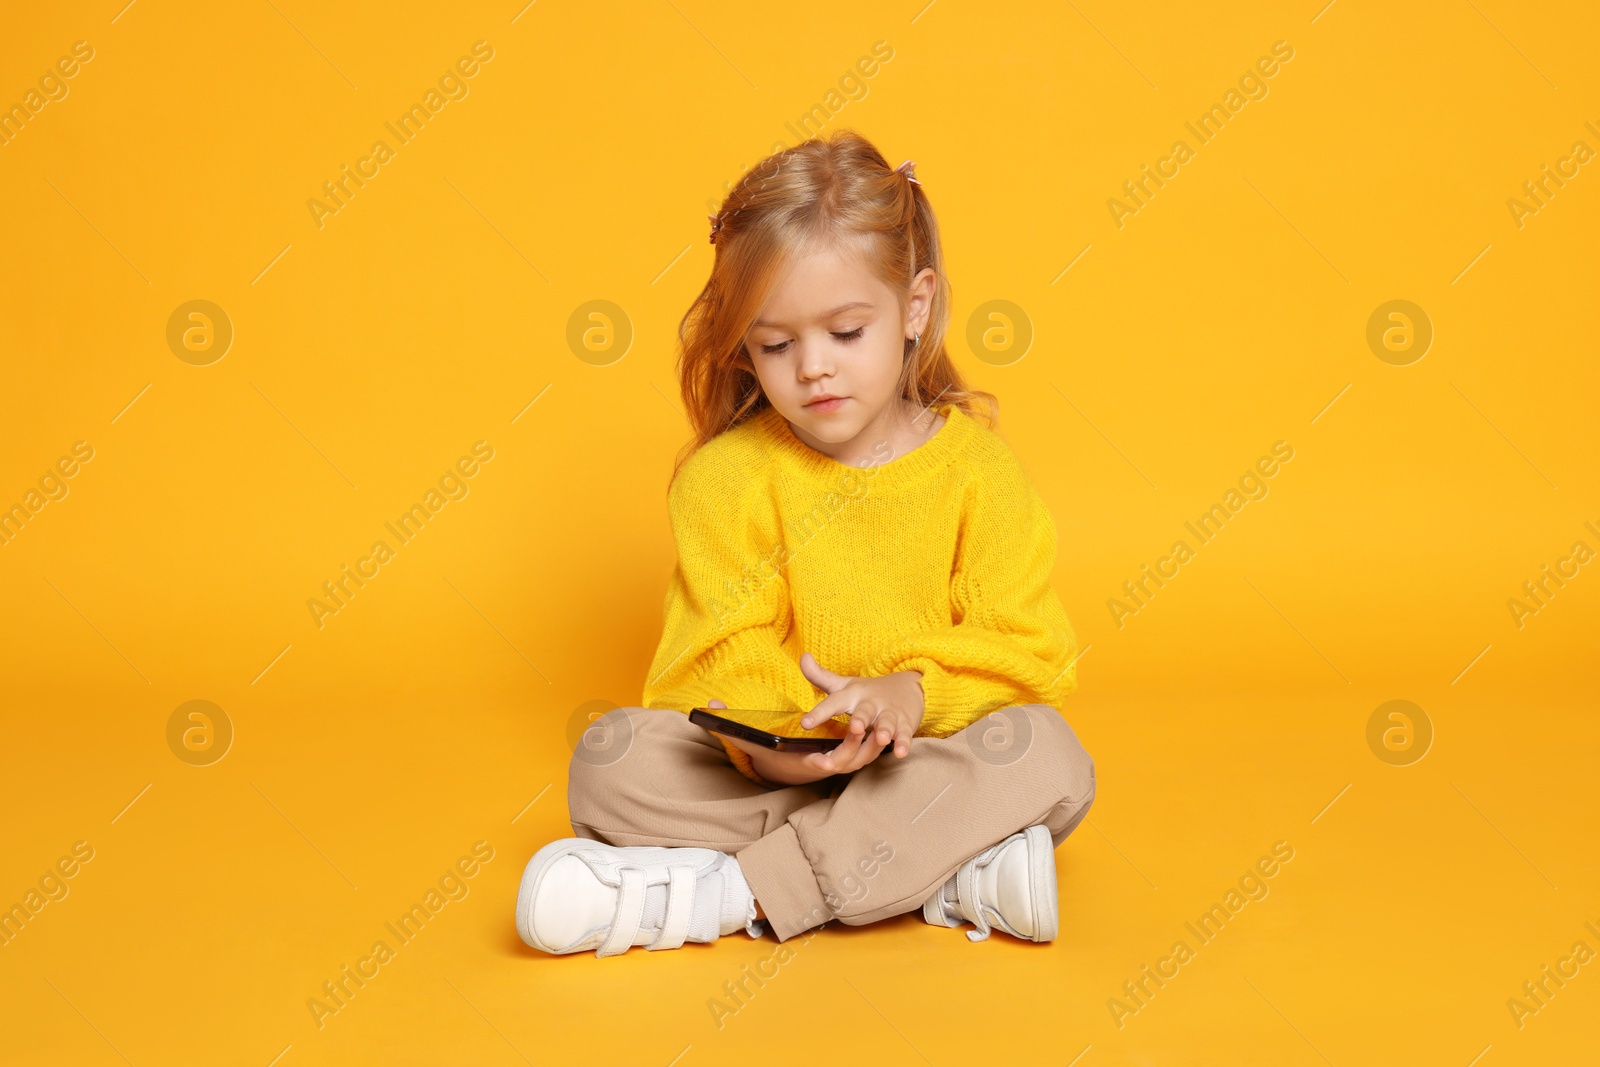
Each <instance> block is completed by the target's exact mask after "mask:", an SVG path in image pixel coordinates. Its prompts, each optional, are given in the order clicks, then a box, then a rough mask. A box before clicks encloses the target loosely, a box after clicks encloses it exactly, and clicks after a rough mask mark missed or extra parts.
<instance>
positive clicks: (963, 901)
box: [956, 863, 989, 941]
mask: <svg viewBox="0 0 1600 1067" xmlns="http://www.w3.org/2000/svg"><path fill="white" fill-rule="evenodd" d="M956 901H957V903H958V904H959V906H960V909H961V915H962V917H963V918H965V919H967V920H968V921H970V922H971V923H972V924H973V925H974V926H976V927H977V929H976V930H968V931H967V940H968V941H983V940H985V939H986V938H987V937H988V936H989V922H988V919H987V918H986V917H985V916H984V914H983V903H982V902H981V901H980V900H979V899H978V869H977V865H976V864H965V863H963V864H962V865H961V869H960V870H958V871H956Z"/></svg>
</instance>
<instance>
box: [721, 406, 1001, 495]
mask: <svg viewBox="0 0 1600 1067" xmlns="http://www.w3.org/2000/svg"><path fill="white" fill-rule="evenodd" d="M935 410H936V411H937V412H938V413H939V414H941V415H943V416H944V423H943V424H942V425H940V427H939V428H938V429H937V430H935V431H934V433H933V436H931V437H929V438H928V439H927V440H925V441H923V442H922V443H921V444H919V445H918V446H917V447H915V448H913V449H911V450H910V451H909V452H902V453H901V454H900V455H898V456H896V457H894V458H893V459H890V460H888V461H887V462H883V463H875V464H869V465H867V466H865V467H852V466H851V465H850V464H848V463H841V462H839V461H838V460H836V459H834V458H833V457H832V456H830V455H828V454H826V453H824V452H818V451H817V450H816V449H814V448H812V447H811V446H810V445H808V444H806V443H805V442H804V441H802V440H800V438H799V437H797V436H796V435H795V432H794V428H793V427H792V426H790V425H789V420H788V419H785V418H784V417H783V416H782V415H781V414H779V412H778V409H777V408H775V407H772V406H771V405H770V404H769V405H768V406H767V407H766V408H765V409H763V410H762V411H761V413H760V414H758V415H756V416H755V417H754V418H752V419H751V420H750V421H751V423H752V424H753V425H754V426H755V428H756V429H758V430H759V431H760V434H761V436H762V438H763V439H764V441H765V442H766V444H767V445H768V447H769V448H770V450H771V451H772V453H773V454H774V455H775V456H777V457H779V458H781V459H782V460H783V461H785V466H787V467H788V468H789V469H790V470H792V471H795V472H796V473H798V474H799V475H801V476H802V477H803V478H805V479H806V480H808V481H810V482H813V483H815V484H818V485H822V486H828V487H832V488H841V489H843V490H844V491H846V492H851V491H852V490H851V489H850V484H849V482H848V481H847V479H848V478H849V477H850V476H852V475H853V476H854V477H855V478H857V479H870V481H871V484H872V486H873V488H874V489H876V490H878V491H880V492H881V491H883V490H886V489H893V488H896V487H899V486H902V485H907V484H910V483H911V482H914V481H917V480H919V479H920V478H921V477H922V476H923V475H925V474H928V473H930V472H932V471H938V470H943V469H944V468H945V467H947V466H949V464H950V461H951V460H952V459H954V458H955V457H956V455H957V454H959V453H960V451H961V450H962V448H963V447H964V446H965V445H966V443H967V440H968V438H969V437H970V436H971V434H972V431H973V429H974V428H975V427H976V425H977V424H976V423H974V422H973V421H972V419H971V417H970V416H968V415H967V413H966V412H965V411H963V410H962V409H961V408H960V407H958V406H957V405H956V404H954V403H951V402H947V403H944V404H941V405H939V406H938V407H937V408H935Z"/></svg>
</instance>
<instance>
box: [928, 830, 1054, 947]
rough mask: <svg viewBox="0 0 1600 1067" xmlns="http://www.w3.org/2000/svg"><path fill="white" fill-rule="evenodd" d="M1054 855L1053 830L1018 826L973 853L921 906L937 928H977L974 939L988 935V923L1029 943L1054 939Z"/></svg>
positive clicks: (971, 933) (970, 934)
mask: <svg viewBox="0 0 1600 1067" xmlns="http://www.w3.org/2000/svg"><path fill="white" fill-rule="evenodd" d="M1057 905H1058V898H1057V896H1056V855H1055V846H1054V845H1053V844H1052V843H1051V841H1050V828H1049V827H1048V826H1045V825H1044V824H1042V823H1041V824H1040V825H1038V826H1030V827H1028V828H1027V829H1026V830H1019V831H1018V832H1016V833H1014V834H1012V835H1011V836H1010V837H1008V838H1006V839H1005V840H1004V841H1001V842H1000V843H999V844H997V845H991V846H990V847H988V848H986V849H984V850H983V851H982V852H980V853H978V854H977V855H976V856H974V857H972V858H971V859H970V860H968V861H967V862H965V863H963V864H962V865H961V866H960V867H958V868H956V873H955V874H952V875H951V876H950V880H949V881H947V882H945V884H944V885H942V886H940V887H939V891H938V892H937V893H935V894H934V895H933V896H931V897H929V898H928V899H927V902H926V903H924V904H923V905H922V917H923V918H924V919H926V920H927V921H928V922H930V923H932V924H933V925H935V926H960V925H961V924H962V923H963V922H970V923H972V924H973V925H974V926H976V927H977V929H975V930H968V931H967V939H968V940H970V941H982V940H984V939H985V938H987V937H988V936H989V930H990V925H991V924H993V925H994V926H998V927H999V928H1000V929H1002V930H1004V931H1005V932H1006V933H1008V934H1011V935H1012V936H1014V937H1020V938H1024V939H1026V940H1028V941H1054V940H1055V937H1056V931H1057V928H1058V926H1059V920H1058V908H1057Z"/></svg>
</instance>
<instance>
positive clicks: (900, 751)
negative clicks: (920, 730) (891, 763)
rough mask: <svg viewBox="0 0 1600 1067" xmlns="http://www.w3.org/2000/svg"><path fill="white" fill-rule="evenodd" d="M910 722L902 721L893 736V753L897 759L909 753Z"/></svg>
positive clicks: (903, 757)
mask: <svg viewBox="0 0 1600 1067" xmlns="http://www.w3.org/2000/svg"><path fill="white" fill-rule="evenodd" d="M911 734H912V729H911V724H910V723H905V722H902V723H901V724H900V727H899V729H897V730H896V731H895V736H894V754H895V757H896V758H897V759H905V758H906V757H907V756H909V755H911Z"/></svg>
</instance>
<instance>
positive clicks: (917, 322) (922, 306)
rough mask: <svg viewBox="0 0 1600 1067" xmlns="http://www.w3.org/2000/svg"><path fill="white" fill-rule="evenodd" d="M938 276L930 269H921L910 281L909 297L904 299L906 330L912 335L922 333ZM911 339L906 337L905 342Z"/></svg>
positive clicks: (931, 308) (926, 322)
mask: <svg viewBox="0 0 1600 1067" xmlns="http://www.w3.org/2000/svg"><path fill="white" fill-rule="evenodd" d="M937 279H938V275H937V274H936V273H935V272H934V269H933V268H932V267H923V268H922V269H921V270H920V271H918V272H917V276H916V277H915V278H913V279H911V289H910V295H909V296H908V297H907V299H906V328H907V329H908V330H910V331H911V332H912V333H913V334H918V333H922V332H924V331H925V330H926V329H927V327H928V316H929V314H930V313H931V312H932V310H933V293H934V290H935V289H936V288H937V287H938V283H937ZM910 339H911V338H909V337H907V338H906V340H908V341H909V340H910Z"/></svg>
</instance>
